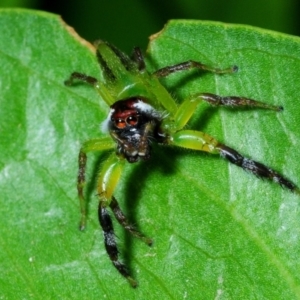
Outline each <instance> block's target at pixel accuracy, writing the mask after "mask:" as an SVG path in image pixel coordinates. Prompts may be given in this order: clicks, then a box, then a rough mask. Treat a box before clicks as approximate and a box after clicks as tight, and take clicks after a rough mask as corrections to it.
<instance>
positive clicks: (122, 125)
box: [115, 119, 126, 129]
mask: <svg viewBox="0 0 300 300" xmlns="http://www.w3.org/2000/svg"><path fill="white" fill-rule="evenodd" d="M115 125H116V127H118V128H119V129H123V128H125V127H126V123H125V121H124V120H123V119H116V120H115Z"/></svg>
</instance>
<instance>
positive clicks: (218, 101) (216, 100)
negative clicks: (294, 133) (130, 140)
mask: <svg viewBox="0 0 300 300" xmlns="http://www.w3.org/2000/svg"><path fill="white" fill-rule="evenodd" d="M203 101H204V102H207V103H209V104H211V105H213V106H230V107H251V108H252V107H257V108H263V109H270V110H274V111H282V110H283V108H282V106H276V105H270V104H266V103H263V102H260V101H257V100H253V99H250V98H245V97H237V96H219V95H215V94H210V93H198V94H195V95H193V96H191V97H190V98H188V99H186V100H185V101H183V102H182V104H181V105H180V106H179V107H178V110H177V112H176V115H175V128H176V129H177V130H178V129H181V128H183V127H184V126H185V125H186V124H187V122H188V121H189V120H190V118H191V117H192V115H193V114H194V112H195V109H196V107H197V106H198V105H199V104H200V103H201V102H203Z"/></svg>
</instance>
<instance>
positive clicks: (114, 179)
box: [66, 41, 300, 287]
mask: <svg viewBox="0 0 300 300" xmlns="http://www.w3.org/2000/svg"><path fill="white" fill-rule="evenodd" d="M95 46H96V49H97V58H98V62H99V64H100V67H101V70H102V72H103V78H104V79H103V81H98V80H97V79H96V78H94V77H91V76H88V75H85V74H82V73H78V72H74V73H72V74H71V76H70V78H69V80H67V81H66V84H68V85H70V84H72V82H73V80H74V79H78V80H82V81H84V82H87V83H89V84H91V85H93V86H94V87H95V88H96V89H97V91H98V92H99V94H100V96H101V97H102V99H103V100H104V101H105V102H106V103H107V104H108V105H109V106H110V112H109V115H108V118H107V119H106V120H105V121H104V122H103V126H102V128H103V129H104V131H106V132H109V133H110V136H105V137H101V138H98V139H94V140H90V141H87V142H86V143H84V144H83V146H82V148H81V150H80V153H79V172H78V182H77V188H78V194H79V199H80V207H81V222H80V228H81V229H84V228H85V222H86V201H85V199H84V197H83V186H84V183H85V168H86V160H87V156H86V153H87V152H91V151H104V150H114V149H115V151H113V152H112V154H111V155H110V156H109V158H108V159H107V160H106V161H105V162H104V164H103V165H102V168H101V170H100V172H99V175H98V181H97V192H98V195H99V209H98V215H99V221H100V225H101V227H102V230H103V234H104V244H105V248H106V251H107V253H108V255H109V257H110V259H111V261H112V263H113V265H114V266H115V268H116V269H117V270H118V271H119V272H120V274H122V275H123V276H124V277H126V278H127V280H128V281H129V282H130V284H131V285H132V286H133V287H135V286H136V285H137V282H136V281H135V280H134V279H133V278H132V277H131V275H130V273H129V271H128V269H127V268H126V266H125V265H124V264H123V263H122V262H121V261H120V260H119V258H118V248H117V244H116V240H115V236H114V230H113V225H112V220H111V217H110V215H109V213H108V210H107V209H108V208H110V209H111V210H112V212H113V214H114V216H115V217H116V219H117V220H118V222H119V223H120V224H121V225H122V226H123V227H124V228H125V229H126V230H128V231H129V232H130V233H131V234H132V235H133V236H135V237H137V238H140V239H141V240H143V241H144V242H145V243H146V244H148V245H151V244H152V240H151V239H149V238H147V237H145V236H144V235H143V234H142V233H140V232H139V231H138V230H136V229H135V228H134V226H132V225H130V224H129V223H128V221H127V219H126V217H125V215H124V214H123V212H122V210H121V209H120V207H119V204H118V202H117V200H116V198H115V197H114V196H113V194H114V191H115V188H116V186H117V183H118V181H119V178H120V176H121V173H122V170H123V167H124V163H125V162H126V161H128V162H130V163H134V162H137V161H139V160H147V159H149V158H150V144H151V142H156V143H163V144H167V145H173V146H178V147H183V148H187V149H193V150H197V151H206V152H208V153H211V154H219V155H221V156H222V157H223V158H224V159H227V160H228V161H229V162H230V163H232V164H235V165H237V166H239V167H241V168H242V169H244V170H247V171H249V172H250V173H252V174H254V175H256V176H258V177H261V178H266V179H269V180H272V181H273V182H275V183H277V184H280V185H281V186H282V187H285V188H287V189H289V190H290V191H292V192H295V193H298V194H300V191H299V188H297V187H296V185H295V184H294V183H292V182H291V181H290V180H288V179H287V178H285V177H284V176H282V175H280V174H279V173H277V172H276V171H274V170H273V169H271V168H269V167H267V166H265V165H264V164H262V163H259V162H256V161H254V160H252V159H249V158H246V157H244V156H243V155H242V154H240V153H238V152H237V151H236V150H234V149H232V148H230V147H228V146H226V145H224V144H222V143H220V142H218V141H217V140H216V139H214V138H213V137H211V136H210V135H208V134H206V133H204V132H201V131H195V130H188V129H186V128H185V126H186V124H187V123H188V121H189V120H190V118H191V116H192V115H193V113H194V111H195V109H196V107H197V105H199V104H200V103H201V102H207V103H209V104H211V105H214V106H220V105H224V106H229V107H235V106H248V107H260V108H265V109H271V110H274V111H281V110H282V107H281V106H275V105H268V104H264V103H262V102H259V101H256V100H252V99H249V98H244V97H237V96H225V97H222V96H218V95H214V94H209V93H195V94H194V95H192V96H191V97H189V98H187V99H186V100H184V101H183V102H182V103H181V104H179V105H177V103H176V102H175V100H174V99H173V97H172V96H171V94H170V93H169V92H168V91H167V90H166V89H165V88H164V86H163V85H162V84H161V83H160V81H159V78H160V77H165V76H168V75H169V74H172V73H174V72H178V71H182V70H188V69H192V68H194V69H200V70H203V71H209V72H213V73H217V74H223V73H231V72H235V71H236V70H237V67H235V66H234V67H231V68H228V69H224V70H221V69H217V68H212V67H209V66H207V65H204V64H202V63H200V62H197V61H192V60H189V61H185V62H182V63H178V64H175V65H173V66H167V67H164V68H162V69H159V70H157V71H156V72H154V73H150V72H148V71H147V70H146V66H145V62H144V60H143V56H142V53H141V51H140V49H139V48H135V49H134V53H133V56H132V58H129V57H128V56H127V55H125V54H124V53H122V52H121V51H120V50H118V49H117V48H115V47H114V46H112V45H110V44H108V43H106V42H103V41H99V42H97V43H96V44H95ZM161 112H163V114H162V113H161ZM195 176H197V174H195Z"/></svg>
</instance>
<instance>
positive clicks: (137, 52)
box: [132, 47, 146, 71]
mask: <svg viewBox="0 0 300 300" xmlns="http://www.w3.org/2000/svg"><path fill="white" fill-rule="evenodd" d="M132 59H133V60H134V61H135V62H136V63H137V64H138V69H139V71H143V70H145V69H146V65H145V61H144V56H143V53H142V51H141V48H139V47H134V48H133V53H132Z"/></svg>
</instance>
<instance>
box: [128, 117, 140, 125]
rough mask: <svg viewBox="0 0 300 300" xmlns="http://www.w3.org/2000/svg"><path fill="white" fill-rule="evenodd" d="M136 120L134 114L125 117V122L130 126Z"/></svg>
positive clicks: (135, 122) (134, 123)
mask: <svg viewBox="0 0 300 300" xmlns="http://www.w3.org/2000/svg"><path fill="white" fill-rule="evenodd" d="M137 122H138V118H137V117H136V116H129V117H128V118H127V119H126V123H127V124H128V125H130V126H135V125H136V124H137Z"/></svg>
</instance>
